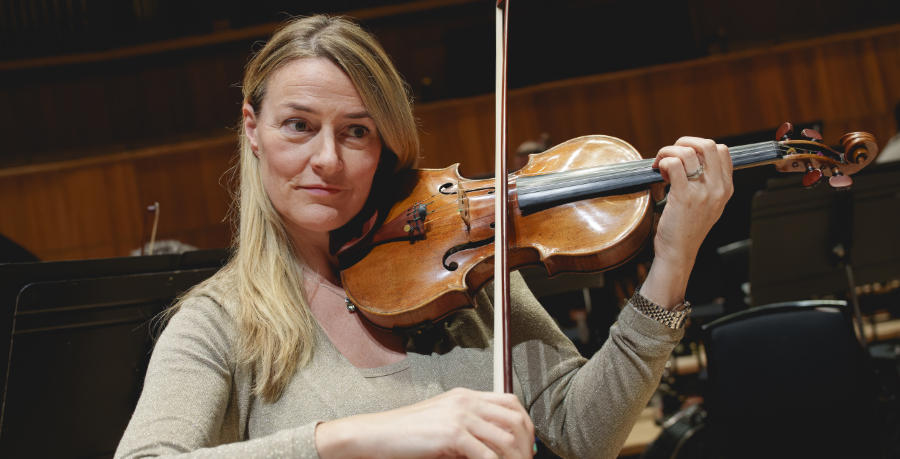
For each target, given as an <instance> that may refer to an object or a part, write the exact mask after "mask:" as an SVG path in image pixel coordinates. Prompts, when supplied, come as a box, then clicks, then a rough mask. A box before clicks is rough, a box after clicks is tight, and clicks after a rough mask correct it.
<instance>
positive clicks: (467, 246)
mask: <svg viewBox="0 0 900 459" xmlns="http://www.w3.org/2000/svg"><path fill="white" fill-rule="evenodd" d="M493 243H494V236H491V237H489V238H487V239H482V240H480V241H471V242H465V243H462V244H459V245H456V246H453V247H451V248H450V249H449V250H447V252H445V253H444V259H443V260H442V261H441V264H443V265H444V269H446V270H447V271H456V270H457V269H458V268H459V264H458V263H456V262H455V261H451V262H450V263H449V264H448V263H447V259H448V258H450V257H452V256H453V255H455V254H457V253H459V252H462V251H463V250H471V249H477V248H479V247H484V246H486V245H490V244H493Z"/></svg>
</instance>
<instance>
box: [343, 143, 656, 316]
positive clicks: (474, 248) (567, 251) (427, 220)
mask: <svg viewBox="0 0 900 459" xmlns="http://www.w3.org/2000/svg"><path fill="white" fill-rule="evenodd" d="M640 159H641V155H640V154H639V153H638V152H637V151H636V150H635V149H634V148H633V147H632V146H631V145H629V144H628V143H626V142H624V141H622V140H619V139H616V138H613V137H607V136H600V135H597V136H586V137H580V138H576V139H573V140H570V141H568V142H565V143H563V144H561V145H558V146H556V147H554V148H552V149H550V150H548V151H546V152H543V153H540V154H537V155H531V157H530V160H529V162H528V164H527V165H526V166H525V167H524V168H523V169H521V170H520V171H518V172H516V173H513V174H511V175H510V185H509V212H510V215H509V217H510V218H509V222H510V223H509V225H510V231H509V238H510V240H509V252H508V254H509V255H508V257H509V264H510V268H511V269H513V270H515V269H519V268H522V267H525V266H542V267H543V268H544V269H545V270H546V271H547V272H548V273H549V275H550V276H554V275H557V274H560V273H564V272H578V273H586V272H600V271H604V270H607V269H610V268H613V267H616V266H618V265H620V264H622V263H624V262H626V261H628V260H629V259H630V258H632V257H633V256H634V255H636V254H637V253H638V252H639V251H640V250H641V249H642V248H643V246H644V245H645V244H646V243H647V242H648V241H649V240H650V238H651V235H652V232H653V228H654V212H653V209H654V205H653V204H654V203H653V202H652V200H651V197H650V190H649V188H648V187H643V188H642V189H639V190H633V189H632V190H628V191H630V192H629V193H625V194H621V193H616V194H609V195H603V196H598V197H592V198H588V199H583V200H578V201H574V202H567V203H562V204H558V205H553V206H547V207H545V208H541V209H537V210H534V209H529V210H527V211H523V210H522V209H521V208H520V207H519V205H518V199H517V194H516V180H517V179H518V178H520V177H523V176H530V175H542V174H547V173H550V172H554V173H556V172H563V171H567V170H577V169H584V168H591V167H595V166H601V165H606V164H613V163H624V162H631V161H636V160H640ZM400 180H401V181H400V183H399V185H398V186H399V192H398V196H399V199H397V200H396V203H395V204H394V205H393V207H392V208H391V209H390V211H389V212H388V213H387V215H385V216H383V218H380V219H378V223H370V226H371V227H370V228H368V229H367V230H364V233H365V234H364V235H363V236H362V237H361V238H359V239H358V240H356V241H354V242H352V243H350V244H348V245H345V248H344V249H342V251H341V252H339V253H338V255H339V257H340V258H341V264H342V266H341V268H342V271H341V279H342V282H343V286H344V289H345V290H346V292H347V295H348V298H349V299H350V301H352V303H353V305H355V306H356V308H358V310H359V311H360V313H362V314H364V315H365V316H366V318H367V319H368V320H369V321H370V322H372V323H373V324H375V325H377V326H380V327H384V328H392V329H408V328H415V327H419V326H422V325H423V324H424V325H427V324H429V323H432V322H434V321H436V320H439V319H441V318H443V317H445V316H447V315H448V314H450V313H452V312H454V311H457V310H460V309H464V308H473V307H475V295H476V293H477V292H478V290H480V289H481V288H482V287H483V286H484V285H485V284H487V283H488V282H489V281H491V279H492V278H493V276H494V267H493V259H494V244H493V237H494V227H493V225H494V192H493V190H494V181H493V179H488V180H470V179H466V178H463V177H461V176H460V175H459V171H458V165H453V166H450V167H448V168H445V169H420V170H412V171H407V172H406V173H404V175H401V177H400ZM423 306H427V307H423Z"/></svg>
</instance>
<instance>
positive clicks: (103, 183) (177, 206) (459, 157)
mask: <svg viewBox="0 0 900 459" xmlns="http://www.w3.org/2000/svg"><path fill="white" fill-rule="evenodd" d="M210 65H212V64H210V63H198V64H197V66H196V67H193V66H192V67H189V68H187V70H183V71H181V72H179V71H175V70H172V69H165V70H160V73H158V74H154V75H155V76H154V78H151V79H150V80H147V81H144V82H143V83H142V84H161V85H171V84H173V82H175V83H177V82H179V81H183V80H185V79H187V80H189V81H193V83H191V84H189V85H188V86H190V90H189V91H190V92H192V93H193V96H192V97H196V98H198V99H204V98H205V99H204V100H206V99H209V97H211V94H212V93H209V94H207V93H204V92H203V89H202V87H201V86H202V81H203V73H204V72H206V71H208V70H209V69H210ZM220 70H221V69H220ZM231 71H233V69H232V70H229V72H231ZM229 72H225V73H229ZM151 80H155V81H151ZM109 81H110V86H109V87H107V88H105V89H104V91H97V89H98V88H90V87H82V86H81V85H80V83H78V82H75V83H72V85H71V87H68V86H66V87H63V86H60V87H57V88H55V89H53V90H52V91H51V92H50V93H47V94H43V95H38V94H31V93H29V94H26V95H20V94H8V93H7V94H4V93H2V92H0V101H5V102H6V103H10V104H12V105H11V106H16V105H15V104H17V103H18V102H21V101H25V100H38V101H40V102H39V103H46V104H53V103H54V100H57V98H59V97H75V98H76V99H77V101H78V103H89V100H90V98H91V97H128V93H129V92H130V90H129V88H131V87H133V85H134V84H136V81H132V80H130V79H128V78H124V77H122V78H120V77H113V78H111V79H110V80H109ZM88 86H89V85H88ZM67 91H73V92H76V93H79V94H75V95H70V96H66V94H65V93H66V92H67ZM91 91H94V92H99V93H104V94H105V95H102V94H101V95H96V94H95V95H90V94H85V93H86V92H91ZM898 100H900V27H897V26H894V27H889V28H884V29H880V30H871V31H866V32H860V33H855V34H850V35H845V36H840V37H829V38H827V39H818V40H814V41H809V42H805V43H794V44H790V45H784V46H779V47H773V48H769V49H765V50H756V51H749V52H744V53H736V54H732V55H724V56H718V57H713V58H705V59H701V60H697V61H692V62H682V63H677V64H668V65H663V66H658V67H651V68H644V69H638V70H630V71H626V72H619V73H613V74H604V75H598V76H592V77H583V78H578V79H573V80H567V81H561V82H555V83H548V84H543V85H539V86H534V87H529V88H524V89H518V90H515V91H512V92H511V93H510V95H509V118H510V125H509V145H510V149H511V151H514V150H515V148H516V146H517V145H519V144H520V143H521V142H523V141H525V140H529V139H534V138H537V137H538V136H539V135H540V133H541V132H547V133H548V134H550V136H551V140H552V141H553V142H557V143H559V142H563V141H565V140H568V139H570V138H573V137H577V136H581V135H587V134H607V135H613V136H616V137H620V138H622V139H623V140H625V141H627V142H629V143H631V144H632V145H634V146H635V147H636V148H637V149H638V150H639V151H640V152H641V153H642V154H643V155H644V156H646V157H650V156H653V155H655V154H656V151H658V149H659V148H661V147H663V146H665V145H667V144H670V143H672V142H674V141H675V140H676V139H677V138H678V137H679V136H681V135H697V136H705V137H713V138H716V137H726V136H731V135H738V134H742V133H746V132H753V131H759V130H764V129H774V128H776V127H777V126H779V125H780V124H781V123H783V122H784V121H792V122H797V123H800V122H808V121H813V120H822V121H824V132H823V134H824V135H825V138H826V141H828V142H831V143H836V142H837V140H838V138H839V137H840V136H841V135H843V134H844V133H846V132H850V131H856V130H860V131H867V132H871V133H872V134H874V135H875V136H876V138H877V139H878V140H879V141H880V142H882V143H883V142H885V141H886V140H887V139H888V138H889V137H890V136H891V135H893V133H894V122H893V106H894V104H895V103H896V102H897V101H898ZM150 102H152V101H148V103H150ZM207 102H208V103H209V104H208V105H209V110H211V111H222V110H228V109H229V107H230V105H233V102H232V101H228V100H226V101H214V100H207ZM160 103H164V102H160ZM175 108H176V107H170V106H159V107H156V109H157V110H156V112H160V113H162V112H170V113H173V114H174V113H176V112H178V110H176V109H175ZM230 108H233V113H235V116H236V114H237V113H238V107H236V106H235V107H230ZM95 113H99V112H95ZM132 115H133V116H132ZM208 115H209V113H180V114H177V116H175V117H173V118H172V119H154V120H150V119H145V117H144V115H134V114H128V113H115V112H110V113H109V114H108V116H109V117H110V119H111V120H112V122H113V123H119V125H120V127H121V129H145V128H147V126H155V128H156V129H162V130H164V131H166V130H167V131H172V130H177V126H176V125H177V124H179V123H191V122H197V121H196V120H197V119H202V118H203V117H205V116H208ZM416 116H418V117H419V119H420V121H421V129H420V131H421V140H422V147H423V153H422V159H421V161H420V166H421V167H445V166H447V165H450V164H453V163H457V162H458V163H461V170H462V172H463V173H464V174H465V175H467V176H473V175H477V174H483V173H489V172H490V170H491V168H492V163H493V145H494V140H493V139H494V137H493V136H494V133H493V131H494V129H493V116H494V100H493V96H481V97H475V98H469V99H459V100H452V101H444V102H438V103H433V104H423V105H419V106H417V107H416ZM2 120H9V121H11V122H12V123H13V125H15V123H16V122H32V120H19V119H17V118H16V117H12V118H9V117H8V116H5V115H3V114H0V121H2ZM44 121H46V124H47V128H48V129H51V128H53V129H69V128H70V127H71V126H66V125H65V121H66V120H49V121H47V120H44ZM201 124H202V123H201ZM199 125H200V124H198V126H199ZM221 127H222V128H226V127H227V126H221ZM71 135H72V136H79V135H80V136H85V135H107V134H105V133H85V132H82V131H79V130H78V129H75V130H72V132H71ZM235 149H236V142H235V138H234V136H233V135H228V136H222V137H216V138H212V139H209V140H205V141H191V142H185V143H182V144H177V145H172V146H164V147H157V148H153V149H147V150H140V151H131V152H125V153H122V154H117V155H112V156H108V157H104V158H88V159H85V160H75V161H71V162H67V163H57V164H50V165H44V166H29V167H23V168H18V169H6V170H2V169H0V232H2V233H3V234H5V235H7V236H8V237H10V238H11V239H13V240H15V241H16V242H19V243H20V244H22V245H23V246H24V247H26V248H27V249H29V250H31V251H32V252H34V253H35V254H37V255H38V256H39V257H40V258H42V259H47V260H60V259H72V258H84V257H101V256H117V255H125V254H127V253H128V252H129V251H130V250H131V249H133V248H136V247H138V241H139V239H140V231H141V221H142V210H141V209H143V208H145V207H146V206H147V205H149V204H152V203H153V202H155V201H158V202H159V203H160V206H161V209H162V213H161V218H160V228H159V238H163V239H169V238H171V239H177V240H181V241H183V242H186V243H189V244H193V245H196V246H198V247H201V248H212V247H223V246H225V245H227V244H228V242H229V239H230V237H231V227H230V223H229V222H228V221H224V219H225V218H226V216H227V214H228V209H229V203H230V197H229V195H228V192H227V190H226V188H225V187H224V186H223V184H226V185H227V183H229V182H228V177H227V176H225V175H224V174H225V173H226V171H227V170H228V169H229V168H230V167H231V166H232V165H233V162H232V159H233V158H234V152H235Z"/></svg>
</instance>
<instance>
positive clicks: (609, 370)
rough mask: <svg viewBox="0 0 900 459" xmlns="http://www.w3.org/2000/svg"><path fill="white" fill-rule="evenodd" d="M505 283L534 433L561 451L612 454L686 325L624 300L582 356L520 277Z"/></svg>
mask: <svg viewBox="0 0 900 459" xmlns="http://www.w3.org/2000/svg"><path fill="white" fill-rule="evenodd" d="M511 290H512V296H513V319H512V320H513V324H512V327H511V329H512V330H513V332H512V336H511V340H512V343H513V362H514V365H515V373H516V376H517V377H518V380H519V384H520V385H521V390H522V395H523V402H524V405H525V408H526V409H527V410H528V411H529V412H530V414H531V417H532V419H533V420H534V424H535V429H536V430H537V433H538V435H539V436H540V437H541V438H542V439H543V440H544V441H545V443H547V444H548V446H550V448H551V449H553V450H554V451H555V452H556V453H557V454H559V455H561V456H563V457H578V458H582V457H591V458H614V457H616V456H617V455H618V453H619V451H620V450H621V448H622V445H623V444H624V443H625V440H626V439H627V438H628V434H629V433H630V431H631V428H632V427H633V426H634V424H635V422H637V418H638V416H639V415H640V413H641V410H642V409H643V408H644V407H645V406H646V405H647V402H648V401H649V400H650V397H651V396H652V395H653V392H654V391H655V390H656V388H657V386H658V384H659V381H660V378H661V377H662V372H663V369H664V368H665V364H666V360H667V359H668V357H669V355H670V354H671V352H672V349H673V348H674V347H675V345H676V344H678V342H679V341H680V340H681V337H682V336H683V335H684V330H672V329H670V328H668V327H666V326H664V325H662V324H660V323H659V322H656V321H655V320H653V319H652V318H650V317H648V316H646V315H644V314H642V313H641V312H639V311H638V310H636V309H635V308H634V307H633V306H632V305H631V304H630V303H629V304H628V305H626V307H625V308H624V309H623V310H622V312H621V313H620V314H619V318H618V320H617V322H616V323H615V324H614V325H613V326H612V328H611V329H610V336H609V339H608V340H607V341H606V343H605V344H604V345H603V347H602V348H601V349H600V350H599V351H598V352H597V353H596V354H595V355H594V356H593V357H592V358H591V359H590V360H586V359H584V358H583V357H581V355H580V354H579V353H578V350H577V349H576V348H575V346H574V345H573V344H572V342H571V341H570V340H569V339H568V338H567V337H566V336H565V335H563V334H562V332H561V331H560V330H559V327H558V326H557V325H556V323H555V322H554V321H553V319H552V318H551V317H550V316H549V315H548V314H547V312H546V311H545V310H544V308H543V307H542V306H541V304H540V303H539V302H538V301H537V299H535V297H534V295H532V294H531V291H530V290H528V287H527V285H525V282H524V281H523V280H522V279H521V276H514V277H513V279H512V283H511Z"/></svg>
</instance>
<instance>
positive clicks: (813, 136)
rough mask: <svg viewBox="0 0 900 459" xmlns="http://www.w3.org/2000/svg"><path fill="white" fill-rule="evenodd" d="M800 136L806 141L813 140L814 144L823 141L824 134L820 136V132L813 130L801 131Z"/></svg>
mask: <svg viewBox="0 0 900 459" xmlns="http://www.w3.org/2000/svg"><path fill="white" fill-rule="evenodd" d="M800 135H802V136H803V137H804V138H805V139H806V140H812V141H813V142H821V141H822V134H819V132H818V131H815V130H812V129H804V130H802V131H800Z"/></svg>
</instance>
